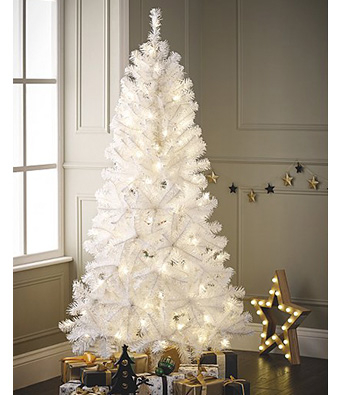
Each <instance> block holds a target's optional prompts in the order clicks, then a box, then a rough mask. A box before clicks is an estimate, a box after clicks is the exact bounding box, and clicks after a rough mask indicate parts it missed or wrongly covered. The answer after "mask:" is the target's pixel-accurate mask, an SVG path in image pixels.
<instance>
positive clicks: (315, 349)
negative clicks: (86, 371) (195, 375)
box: [13, 323, 328, 390]
mask: <svg viewBox="0 0 342 395" xmlns="http://www.w3.org/2000/svg"><path fill="white" fill-rule="evenodd" d="M250 327H251V330H252V334H251V335H249V336H242V337H236V338H234V339H233V340H232V342H231V346H232V349H233V350H244V351H258V347H259V345H260V333H261V331H262V325H261V324H254V323H253V324H250ZM297 333H298V341H299V348H300V355H302V356H303V357H313V358H323V359H327V358H328V331H327V330H324V329H311V328H298V329H297ZM273 352H277V349H276V350H274V351H273ZM68 355H72V354H71V346H70V344H69V343H68V342H65V343H60V344H56V345H53V346H50V347H45V348H41V349H39V350H35V351H31V352H28V353H26V354H21V355H17V356H15V357H14V358H13V389H14V390H16V389H19V388H23V387H27V386H29V385H32V384H35V383H39V382H40V381H45V380H49V379H51V378H53V377H57V376H59V375H60V374H61V362H60V360H61V359H62V358H64V357H65V356H68Z"/></svg>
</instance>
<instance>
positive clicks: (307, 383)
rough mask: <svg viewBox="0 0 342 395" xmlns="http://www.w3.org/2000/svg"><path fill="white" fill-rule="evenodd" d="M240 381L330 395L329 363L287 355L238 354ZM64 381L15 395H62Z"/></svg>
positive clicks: (283, 391) (277, 390) (258, 392)
mask: <svg viewBox="0 0 342 395" xmlns="http://www.w3.org/2000/svg"><path fill="white" fill-rule="evenodd" d="M237 354H238V374H239V378H244V379H246V380H248V381H249V382H250V383H251V395H278V394H280V395H326V394H328V361H327V360H325V359H315V358H305V357H302V358H301V362H302V363H301V365H298V366H291V365H290V364H289V363H288V362H287V360H285V358H284V356H283V355H280V354H269V355H265V356H262V357H260V356H259V354H258V353H256V352H249V351H237ZM59 385H60V378H59V377H56V378H54V379H51V380H48V381H44V382H43V383H39V384H35V385H32V386H30V387H27V388H23V389H20V390H17V391H14V392H13V394H14V395H58V393H59V391H58V389H59Z"/></svg>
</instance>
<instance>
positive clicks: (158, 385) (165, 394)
mask: <svg viewBox="0 0 342 395" xmlns="http://www.w3.org/2000/svg"><path fill="white" fill-rule="evenodd" d="M137 376H138V377H140V376H144V377H145V378H148V384H142V385H141V386H139V389H138V392H137V394H139V395H173V393H174V392H173V384H174V382H176V381H177V380H181V379H184V377H185V376H184V374H182V373H179V372H176V373H171V374H169V375H167V376H166V375H164V376H157V375H155V374H149V373H144V374H140V375H139V374H138V375H137ZM138 382H139V381H138Z"/></svg>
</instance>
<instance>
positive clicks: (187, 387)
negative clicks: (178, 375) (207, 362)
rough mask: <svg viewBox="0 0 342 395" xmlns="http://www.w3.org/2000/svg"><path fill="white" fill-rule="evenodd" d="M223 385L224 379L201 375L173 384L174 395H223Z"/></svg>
mask: <svg viewBox="0 0 342 395" xmlns="http://www.w3.org/2000/svg"><path fill="white" fill-rule="evenodd" d="M223 384H224V380H223V379H217V378H215V377H212V376H206V377H204V376H203V375H202V374H201V373H200V374H199V375H198V376H197V377H193V378H186V379H183V380H177V381H175V382H174V383H173V387H174V395H221V394H223Z"/></svg>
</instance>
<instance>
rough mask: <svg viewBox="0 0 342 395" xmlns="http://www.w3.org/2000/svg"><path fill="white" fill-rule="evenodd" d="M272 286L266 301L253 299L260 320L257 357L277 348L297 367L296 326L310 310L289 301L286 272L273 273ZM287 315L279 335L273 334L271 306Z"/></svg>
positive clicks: (275, 324) (298, 361) (274, 320)
mask: <svg viewBox="0 0 342 395" xmlns="http://www.w3.org/2000/svg"><path fill="white" fill-rule="evenodd" d="M272 282H273V286H272V288H271V289H270V290H269V294H270V296H269V297H268V299H253V300H252V301H251V304H252V305H253V306H254V307H255V309H256V313H257V314H258V316H259V317H260V319H261V320H262V325H263V331H262V333H261V335H260V336H261V344H260V346H259V350H260V355H262V354H267V353H269V352H270V351H271V350H273V349H274V348H276V347H278V348H279V349H280V350H281V351H282V352H283V353H284V354H285V358H287V360H288V361H289V362H290V363H291V364H292V365H299V364H300V354H299V346H298V338H297V330H296V329H297V327H298V326H299V325H300V324H301V323H302V322H303V321H304V319H305V318H306V317H307V316H308V315H309V314H310V313H311V310H309V309H306V308H305V307H301V306H298V305H296V304H294V303H292V302H291V296H290V290H289V286H288V283H287V279H286V274H285V270H276V272H275V276H274V277H273V278H272ZM274 306H275V307H278V309H279V310H280V311H283V312H284V313H287V314H289V318H288V319H287V320H286V321H285V322H284V323H283V324H282V326H281V331H282V332H281V333H277V332H276V327H277V322H276V319H275V315H274V312H272V307H274Z"/></svg>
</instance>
